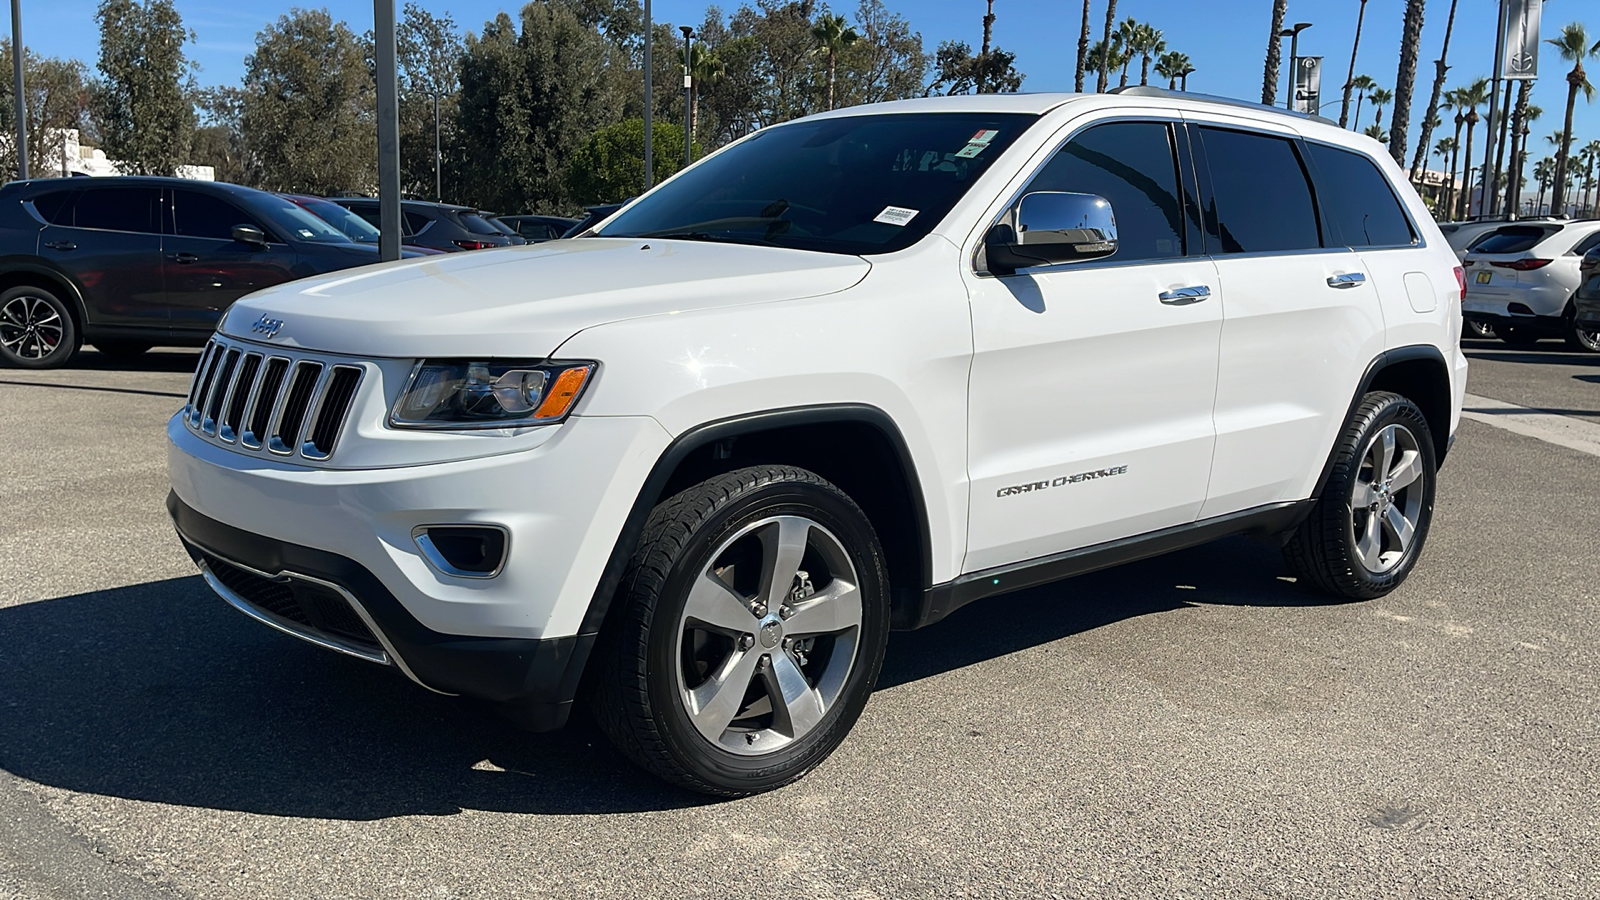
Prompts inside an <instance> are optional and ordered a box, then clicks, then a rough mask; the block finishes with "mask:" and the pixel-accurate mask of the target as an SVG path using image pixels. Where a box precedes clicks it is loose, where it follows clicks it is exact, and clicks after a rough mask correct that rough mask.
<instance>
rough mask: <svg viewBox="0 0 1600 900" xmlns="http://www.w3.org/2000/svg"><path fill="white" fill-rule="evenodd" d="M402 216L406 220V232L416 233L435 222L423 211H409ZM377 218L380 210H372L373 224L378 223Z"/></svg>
mask: <svg viewBox="0 0 1600 900" xmlns="http://www.w3.org/2000/svg"><path fill="white" fill-rule="evenodd" d="M400 218H401V219H403V220H404V222H405V226H404V227H405V233H406V234H416V233H417V232H419V231H421V230H422V229H424V228H427V227H428V226H429V225H430V224H432V222H433V220H432V219H429V218H428V217H427V216H425V215H423V214H422V213H415V212H408V213H406V214H404V215H402V216H401V217H400ZM377 220H378V211H377V210H373V211H372V216H371V221H372V222H373V224H377Z"/></svg>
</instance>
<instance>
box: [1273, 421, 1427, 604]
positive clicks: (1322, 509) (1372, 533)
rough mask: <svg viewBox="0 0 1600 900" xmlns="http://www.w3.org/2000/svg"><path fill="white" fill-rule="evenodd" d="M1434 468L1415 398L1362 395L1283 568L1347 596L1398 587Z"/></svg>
mask: <svg viewBox="0 0 1600 900" xmlns="http://www.w3.org/2000/svg"><path fill="white" fill-rule="evenodd" d="M1391 439H1392V444H1391V443H1389V441H1390V440H1391ZM1386 445H1387V446H1388V449H1387V450H1386V449H1385V447H1386ZM1385 463H1386V464H1385ZM1437 466H1438V461H1437V459H1436V458H1435V455H1434V447H1433V436H1432V434H1431V433H1430V432H1429V431H1428V422H1427V419H1425V418H1424V417H1423V415H1422V410H1420V409H1418V408H1417V406H1416V404H1414V403H1412V402H1411V401H1410V400H1407V399H1406V398H1405V397H1402V396H1400V395H1399V394H1391V393H1387V392H1376V393H1371V394H1367V395H1366V396H1365V397H1362V398H1361V403H1360V405H1359V406H1357V407H1356V411H1355V413H1354V414H1353V415H1352V416H1351V417H1350V421H1349V422H1348V423H1346V425H1345V428H1344V430H1343V431H1342V432H1341V433H1340V436H1339V443H1338V445H1337V446H1336V447H1335V449H1334V462H1333V471H1332V472H1331V473H1330V474H1329V477H1328V481H1327V484H1326V485H1324V486H1323V489H1322V494H1321V496H1319V497H1318V498H1317V502H1316V505H1315V506H1314V507H1312V510H1311V515H1310V516H1308V517H1307V518H1306V521H1305V522H1303V523H1301V525H1300V527H1299V528H1298V529H1296V530H1295V531H1294V532H1293V533H1292V534H1291V536H1290V538H1289V540H1288V542H1287V543H1286V544H1285V545H1284V548H1283V555H1284V560H1285V561H1286V562H1288V564H1289V568H1290V569H1291V570H1292V571H1293V572H1294V574H1295V575H1296V576H1298V577H1299V579H1300V581H1301V582H1303V583H1306V584H1309V585H1310V586H1312V587H1314V588H1316V589H1318V590H1321V591H1323V592H1324V593H1328V594H1332V595H1334V596H1336V597H1342V598H1345V599H1349V600H1371V599H1373V598H1376V597H1382V596H1383V595H1385V594H1387V593H1389V592H1390V591H1392V590H1394V589H1395V588H1397V587H1399V586H1400V583H1401V582H1403V581H1405V579H1406V576H1407V575H1409V574H1410V573H1411V569H1412V568H1413V567H1414V566H1415V565H1416V562H1417V557H1418V556H1420V555H1421V553H1422V545H1423V543H1424V542H1425V541H1426V540H1427V537H1428V526H1429V524H1430V523H1431V522H1432V520H1433V498H1434V490H1435V472H1436V470H1437ZM1380 469H1383V470H1386V471H1387V475H1388V477H1387V478H1385V479H1383V481H1381V482H1379V481H1377V480H1375V478H1374V472H1375V471H1378V470H1380ZM1401 479H1407V480H1404V481H1402V480H1401ZM1375 488H1377V489H1376V490H1375ZM1402 522H1403V523H1404V524H1401V523H1402ZM1407 530H1409V533H1406V532H1407Z"/></svg>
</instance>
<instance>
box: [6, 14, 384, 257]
mask: <svg viewBox="0 0 1600 900" xmlns="http://www.w3.org/2000/svg"><path fill="white" fill-rule="evenodd" d="M12 2H13V3H14V2H16V0H12ZM372 18H373V23H372V24H373V43H374V44H375V45H376V50H377V53H376V56H377V63H378V69H377V80H378V258H379V259H382V260H395V259H399V258H400V104H399V93H400V88H399V83H398V77H399V76H398V75H397V67H396V65H395V37H394V0H372Z"/></svg>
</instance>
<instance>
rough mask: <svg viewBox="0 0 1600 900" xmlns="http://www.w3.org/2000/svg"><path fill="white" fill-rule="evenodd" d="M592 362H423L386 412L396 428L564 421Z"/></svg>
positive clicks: (512, 425)
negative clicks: (392, 406) (388, 411)
mask: <svg viewBox="0 0 1600 900" xmlns="http://www.w3.org/2000/svg"><path fill="white" fill-rule="evenodd" d="M597 365H598V363H593V362H552V361H549V360H546V361H543V362H531V361H530V362H516V361H506V360H481V361H480V360H464V359H461V360H457V359H425V360H423V361H422V362H419V363H417V366H416V368H414V369H412V370H411V379H410V380H409V381H407V382H406V389H405V390H404V391H403V392H401V394H400V399H399V401H398V402H396V403H395V405H394V409H393V411H391V412H390V413H389V424H391V425H393V426H395V427H396V428H438V429H461V428H516V427H519V426H524V425H549V424H552V423H555V422H559V421H561V420H562V419H565V418H566V417H567V412H568V411H569V410H571V409H572V407H573V405H574V404H576V403H577V402H578V397H579V396H580V395H581V394H582V393H583V388H584V386H585V385H587V384H588V383H589V376H591V375H593V374H594V370H595V368H596V366H597Z"/></svg>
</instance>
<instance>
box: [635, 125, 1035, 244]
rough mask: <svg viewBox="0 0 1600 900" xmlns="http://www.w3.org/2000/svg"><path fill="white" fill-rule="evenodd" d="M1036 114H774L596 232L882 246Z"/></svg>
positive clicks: (923, 229)
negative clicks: (782, 118) (789, 118)
mask: <svg viewBox="0 0 1600 900" xmlns="http://www.w3.org/2000/svg"><path fill="white" fill-rule="evenodd" d="M1036 120H1037V117H1036V116H1032V115H1021V114H1006V113H876V114H867V115H846V116H840V117H837V118H826V119H814V120H808V121H799V122H790V123H788V124H784V125H778V126H774V127H772V128H769V129H766V130H765V131H760V132H757V133H756V134H754V135H752V136H751V137H750V138H749V139H747V140H745V141H741V142H740V143H738V144H735V145H733V146H731V147H727V148H724V149H723V150H721V151H720V152H718V153H717V155H715V156H713V157H711V158H709V159H706V160H705V161H704V162H702V163H700V164H699V165H696V166H695V167H694V168H693V169H690V170H689V171H687V172H684V173H683V174H681V175H679V176H678V177H676V178H674V179H673V180H672V181H670V182H668V183H666V184H664V185H662V186H661V187H660V188H659V189H657V190H656V191H655V192H654V193H652V194H650V195H649V196H647V197H643V198H641V199H640V200H639V201H638V202H637V203H635V204H633V206H631V207H629V208H628V210H627V211H626V212H624V213H622V214H621V215H619V216H618V217H617V218H615V219H614V220H613V221H612V222H611V223H610V224H609V225H607V226H606V228H605V230H604V232H603V233H604V234H605V235H607V236H610V237H618V236H629V237H666V238H679V239H682V240H704V241H728V242H733V243H748V244H763V245H772V246H779V247H793V248H798V249H803V250H822V251H827V252H832V253H850V254H856V253H887V252H890V251H893V250H898V249H901V248H904V247H908V246H910V245H911V244H913V243H915V242H916V241H918V240H920V239H921V238H922V237H923V236H924V235H926V234H927V233H928V232H929V231H931V230H932V229H933V227H934V226H935V225H937V224H938V223H939V221H940V220H941V219H943V218H944V215H945V213H947V212H949V211H950V208H951V207H952V206H954V205H955V203H956V201H957V200H960V199H961V197H962V195H964V194H965V193H966V192H967V190H968V189H969V188H971V187H972V185H973V183H974V182H975V181H977V180H978V178H979V177H981V176H982V175H983V173H984V172H985V171H987V170H988V168H989V166H990V165H991V164H993V163H994V161H995V160H996V159H999V158H1000V156H1001V155H1002V154H1004V153H1005V151H1006V148H1007V147H1009V146H1010V145H1011V142H1012V141H1014V140H1015V139H1016V138H1017V135H1019V134H1021V133H1022V132H1023V131H1024V130H1025V129H1027V128H1028V126H1030V125H1031V124H1033V122H1035V121H1036Z"/></svg>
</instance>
